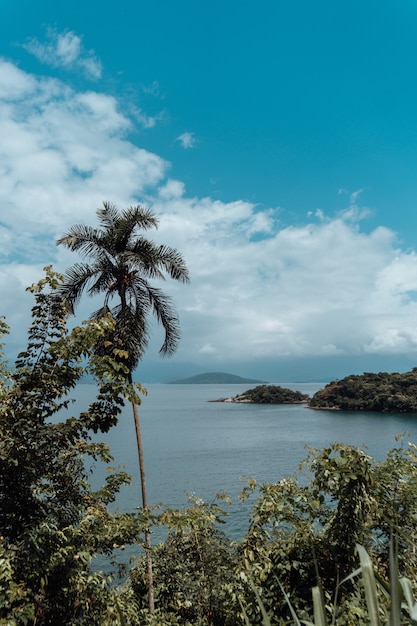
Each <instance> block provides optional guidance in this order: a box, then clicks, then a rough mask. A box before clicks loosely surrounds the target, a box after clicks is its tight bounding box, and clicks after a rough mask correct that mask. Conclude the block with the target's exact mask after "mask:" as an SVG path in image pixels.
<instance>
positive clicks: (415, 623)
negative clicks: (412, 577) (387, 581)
mask: <svg viewBox="0 0 417 626" xmlns="http://www.w3.org/2000/svg"><path fill="white" fill-rule="evenodd" d="M400 585H401V588H402V590H403V593H404V598H405V601H406V604H407V609H408V614H409V615H410V619H411V625H412V626H417V603H416V602H415V601H414V596H413V588H412V586H411V582H410V581H409V579H408V578H400Z"/></svg>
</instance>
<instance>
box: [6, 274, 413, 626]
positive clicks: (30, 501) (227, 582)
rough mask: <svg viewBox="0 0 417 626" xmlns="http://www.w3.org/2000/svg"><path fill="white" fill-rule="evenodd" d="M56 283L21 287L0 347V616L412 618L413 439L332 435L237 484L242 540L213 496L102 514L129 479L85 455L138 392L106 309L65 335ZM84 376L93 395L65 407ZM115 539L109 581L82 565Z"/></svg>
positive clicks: (162, 624) (43, 623)
mask: <svg viewBox="0 0 417 626" xmlns="http://www.w3.org/2000/svg"><path fill="white" fill-rule="evenodd" d="M61 280H62V277H60V276H59V275H56V274H54V273H53V272H52V270H51V268H47V269H46V276H45V278H44V279H43V280H41V281H39V283H37V284H36V285H32V287H31V288H30V291H31V292H32V293H33V295H34V298H35V304H34V307H33V309H32V315H33V321H32V324H31V326H30V329H29V335H28V347H27V350H25V351H24V352H22V353H21V354H20V355H19V357H18V359H17V362H16V367H15V369H14V370H11V369H10V368H9V366H8V365H7V363H6V362H5V361H4V356H3V352H2V350H1V349H0V397H1V403H0V626H48V625H49V626H50V625H58V624H59V625H61V624H62V625H64V626H65V625H70V626H90V625H92V626H113V625H120V626H124V625H128V626H258V625H259V626H261V625H262V626H272V625H282V626H284V625H289V624H301V623H302V624H313V620H314V625H315V626H330V624H337V625H338V626H361V625H362V624H366V623H370V624H371V625H372V626H379V625H384V626H385V625H386V626H388V625H389V626H401V625H402V624H411V625H415V624H416V623H417V604H416V601H415V598H416V594H417V581H416V576H415V572H416V569H417V516H416V513H415V502H416V498H417V447H416V446H414V445H412V444H409V445H408V446H405V445H403V444H402V441H401V437H398V441H400V444H399V445H398V447H397V448H394V449H393V450H391V451H390V452H389V454H388V455H387V458H386V459H385V460H383V461H381V462H377V461H375V460H374V459H372V458H371V457H369V456H368V455H366V454H365V453H364V452H363V451H361V450H359V449H357V448H354V447H351V446H347V445H342V444H334V445H332V446H329V447H328V448H324V449H322V450H310V451H309V453H308V455H307V458H306V460H305V462H304V463H303V465H302V467H301V468H300V474H299V475H295V476H291V477H287V478H283V479H282V480H280V481H279V482H277V483H267V484H262V485H259V486H258V485H257V484H256V481H255V480H253V479H248V480H247V485H246V487H244V489H243V490H242V493H241V499H242V501H245V500H247V498H249V497H252V498H255V502H254V504H253V506H252V512H251V518H250V520H249V525H248V529H247V532H246V533H245V535H244V537H243V538H242V540H241V541H240V542H230V541H229V540H228V539H227V537H226V536H225V535H224V534H223V533H222V532H221V531H220V526H219V525H220V524H221V523H222V521H224V517H225V515H226V512H225V511H224V510H223V507H224V506H226V504H227V502H228V498H227V497H226V496H225V495H224V494H217V495H216V497H215V499H214V501H213V502H212V503H206V502H203V501H202V500H200V499H199V498H198V497H192V498H191V499H190V504H189V507H188V508H186V509H185V510H172V509H167V510H163V509H162V510H159V509H157V510H153V511H150V510H149V508H146V507H142V508H139V509H138V510H137V512H136V513H133V514H125V513H112V512H111V510H110V506H111V504H112V502H113V501H114V499H115V496H116V494H117V492H118V490H119V488H120V487H121V485H123V484H126V483H127V482H128V481H129V476H127V475H126V474H125V473H121V472H115V471H114V470H113V469H112V468H111V467H109V468H108V469H109V472H108V477H107V479H106V481H105V484H104V485H103V486H102V487H101V488H100V489H98V490H93V489H92V488H91V486H90V483H89V472H90V470H89V469H88V468H89V467H91V465H92V462H91V461H93V462H94V463H96V462H100V461H102V462H104V463H106V464H108V463H110V462H111V455H110V451H109V449H108V447H107V446H106V445H104V444H102V443H96V442H95V441H92V433H97V432H106V431H107V430H109V429H110V428H112V427H114V426H115V425H116V423H117V419H118V416H119V415H120V412H121V408H122V406H123V405H124V403H125V402H128V403H129V402H132V401H135V402H139V401H140V398H139V393H140V392H141V387H140V385H136V386H134V387H133V388H132V386H131V385H130V383H129V380H126V366H123V361H121V358H123V357H122V356H121V354H120V348H119V345H118V343H117V342H116V343H112V342H111V340H110V337H112V333H113V332H115V328H116V322H115V320H114V319H113V317H112V316H111V315H107V316H104V317H100V319H98V320H91V321H89V322H86V323H84V324H83V325H82V326H79V327H75V328H74V329H73V330H71V331H69V330H68V329H67V325H66V320H67V315H68V309H67V307H66V302H65V300H63V298H62V296H61V294H60V284H61ZM7 331H8V327H7V325H6V324H5V322H4V321H3V320H0V335H1V336H3V337H4V336H5V335H6V334H7ZM113 336H115V335H113ZM103 338H106V348H107V349H106V351H105V353H101V352H100V351H98V350H97V345H99V343H100V342H101V341H103ZM85 374H88V375H89V376H91V377H93V379H94V381H95V382H96V384H97V398H96V400H95V401H93V402H92V404H91V405H90V406H89V407H87V408H86V409H85V410H84V411H82V412H81V413H80V415H79V416H74V415H72V414H71V399H70V398H71V392H72V390H73V389H74V387H75V385H76V384H78V382H79V381H80V380H81V379H82V377H83V376H84V375H85ZM62 409H66V413H65V415H66V416H67V417H65V418H63V417H62V413H60V411H61V410H62ZM59 420H60V421H59ZM88 459H90V461H89V462H86V461H87V460H88ZM152 525H160V526H164V527H165V528H166V529H167V537H166V540H165V541H163V542H162V543H161V544H159V545H158V546H153V547H152V548H151V550H152V560H153V563H154V574H155V576H154V592H155V611H154V612H153V613H151V612H150V610H149V604H148V591H149V590H148V551H149V546H148V545H147V544H146V543H144V542H143V540H142V538H143V534H144V533H146V532H148V530H149V528H150V526H152ZM127 544H130V545H135V546H137V549H138V555H139V556H138V559H137V561H136V563H134V564H133V566H132V565H129V564H126V567H127V569H126V573H127V580H126V581H125V582H124V583H123V584H120V585H119V586H116V585H115V584H114V583H115V581H114V580H112V579H111V578H110V577H109V576H108V575H106V574H104V573H102V572H100V571H96V568H94V563H95V561H94V559H95V557H96V556H97V555H102V556H105V557H108V558H111V556H112V554H113V552H114V550H116V549H120V548H122V547H123V546H125V545H127ZM314 625H313V626H314Z"/></svg>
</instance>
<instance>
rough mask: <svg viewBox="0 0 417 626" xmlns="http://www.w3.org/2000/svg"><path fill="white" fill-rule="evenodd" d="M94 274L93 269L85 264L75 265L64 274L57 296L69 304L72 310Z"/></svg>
mask: <svg viewBox="0 0 417 626" xmlns="http://www.w3.org/2000/svg"><path fill="white" fill-rule="evenodd" d="M95 273H96V270H95V267H94V266H91V265H88V264H87V263H75V265H73V266H72V267H69V268H68V269H67V271H66V272H65V275H64V283H63V284H62V285H61V286H60V288H59V294H60V295H61V297H62V298H63V299H64V300H65V301H67V302H68V303H70V305H71V306H72V308H74V307H75V306H76V305H77V304H78V302H79V300H80V298H81V296H82V294H83V292H84V290H85V289H86V288H87V286H88V283H89V281H90V280H92V279H93V278H94V276H95Z"/></svg>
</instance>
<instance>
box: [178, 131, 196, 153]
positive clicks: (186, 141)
mask: <svg viewBox="0 0 417 626" xmlns="http://www.w3.org/2000/svg"><path fill="white" fill-rule="evenodd" d="M177 141H179V142H180V143H181V145H182V147H183V148H184V149H185V150H187V149H188V148H194V146H195V144H196V141H197V140H196V138H195V136H194V133H182V135H180V136H179V137H177Z"/></svg>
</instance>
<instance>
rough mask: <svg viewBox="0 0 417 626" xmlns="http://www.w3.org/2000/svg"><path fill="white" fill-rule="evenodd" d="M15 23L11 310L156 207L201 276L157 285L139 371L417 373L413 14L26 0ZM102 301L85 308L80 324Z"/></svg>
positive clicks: (0, 134) (401, 6) (7, 280)
mask: <svg viewBox="0 0 417 626" xmlns="http://www.w3.org/2000/svg"><path fill="white" fill-rule="evenodd" d="M2 4H3V6H2V8H1V10H0V11H1V19H0V42H1V43H0V183H1V184H0V243H1V245H0V293H1V295H2V297H1V304H2V306H1V307H0V314H2V315H4V316H5V317H6V320H7V322H8V324H9V325H10V327H11V329H12V330H11V334H10V337H9V339H8V342H7V343H8V345H7V350H8V354H9V356H10V358H11V360H13V359H14V357H15V356H16V354H17V353H18V352H19V350H22V349H24V347H25V345H26V332H27V328H28V325H29V323H30V309H31V306H32V299H31V296H30V294H28V293H27V292H26V291H25V288H26V287H27V286H28V285H30V284H31V283H33V282H36V281H37V280H39V279H40V278H41V277H42V275H43V269H42V268H43V267H45V266H46V265H49V264H52V265H53V266H54V269H55V270H57V271H61V272H63V271H64V270H65V269H66V268H67V267H68V266H70V265H72V264H73V263H75V262H77V261H79V260H80V259H79V257H78V256H77V255H75V254H74V253H71V252H69V251H67V250H65V249H63V248H61V247H56V245H55V241H56V239H57V238H58V237H59V236H61V235H62V234H63V233H64V232H65V231H66V230H67V229H68V228H69V227H70V226H71V225H73V224H79V223H82V224H89V225H91V226H96V225H97V221H96V215H95V212H96V210H97V209H98V208H100V206H102V203H103V201H108V202H112V203H114V204H116V205H117V206H119V207H120V208H124V207H127V206H131V205H136V204H141V205H143V206H145V207H149V208H151V209H152V210H153V211H154V212H155V214H156V215H157V216H158V218H159V220H160V223H159V228H158V230H157V231H155V232H152V233H148V235H149V237H150V238H152V239H153V240H154V241H155V242H156V243H165V244H167V245H170V246H173V247H175V248H177V249H178V250H179V251H180V252H181V254H182V255H183V257H184V259H185V260H186V263H187V265H188V268H189V272H190V277H191V283H190V285H182V284H176V283H175V282H173V281H170V280H167V281H166V282H163V283H162V284H160V285H159V286H160V287H161V288H163V289H164V291H165V292H166V293H167V294H169V295H170V296H171V297H172V298H173V300H174V302H175V304H176V307H177V310H178V315H179V319H180V324H181V334H182V339H181V342H180V346H179V349H178V351H177V353H176V354H175V356H174V357H172V358H170V359H161V358H160V357H159V355H158V349H159V347H160V345H161V343H162V340H163V337H162V333H161V330H160V329H158V328H157V327H155V328H154V331H153V336H152V340H151V342H150V345H149V349H148V352H147V354H146V355H145V356H144V359H143V360H142V362H141V363H140V365H139V368H138V371H137V378H138V379H139V380H141V381H143V382H160V381H165V380H169V379H172V378H178V377H182V376H189V375H192V374H198V373H202V372H206V371H221V372H229V373H233V374H237V375H241V376H248V377H252V378H259V379H262V380H267V381H269V382H279V381H298V380H318V381H327V380H334V379H335V378H341V377H343V376H346V375H349V374H351V373H359V374H360V373H362V372H364V371H406V370H409V369H411V368H412V367H414V366H417V247H416V246H417V176H416V172H417V149H416V148H417V116H416V110H417V70H416V67H417V63H416V61H417V5H416V4H415V2H414V0H402V2H401V3H394V2H393V1H387V0H379V1H378V2H376V1H374V0H361V1H360V2H359V1H358V0H350V1H349V2H343V3H342V2H334V1H333V0H322V1H319V2H315V3H313V2H311V0H292V2H282V1H281V0H259V1H258V2H257V3H253V2H248V1H247V0H239V1H238V0H226V1H225V0H223V1H222V2H220V1H218V0H211V2H206V1H205V0H201V1H200V2H195V0H178V1H177V2H175V3H174V2H172V0H153V2H152V3H150V2H142V1H140V0H123V1H122V2H113V1H111V0H101V2H100V3H99V2H97V0H89V1H88V2H85V1H83V2H80V0H73V1H72V2H71V3H68V2H63V1H62V0H53V1H52V0H38V2H36V3H33V2H31V1H29V0H20V2H19V3H13V2H11V0H8V1H6V2H4V3H2ZM94 308H95V305H94V303H92V302H91V301H90V300H88V299H84V300H83V301H82V303H81V305H80V308H79V311H78V316H77V323H78V322H79V321H81V320H82V319H85V318H87V317H88V315H89V313H90V312H91V311H93V310H94Z"/></svg>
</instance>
